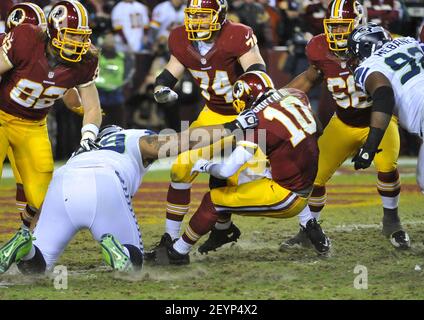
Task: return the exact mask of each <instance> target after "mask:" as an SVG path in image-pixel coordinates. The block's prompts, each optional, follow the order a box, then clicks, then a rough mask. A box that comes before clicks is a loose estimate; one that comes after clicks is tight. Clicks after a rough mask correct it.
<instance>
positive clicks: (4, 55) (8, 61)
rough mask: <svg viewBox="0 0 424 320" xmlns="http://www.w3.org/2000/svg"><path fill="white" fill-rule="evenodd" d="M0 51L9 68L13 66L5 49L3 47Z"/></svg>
mask: <svg viewBox="0 0 424 320" xmlns="http://www.w3.org/2000/svg"><path fill="white" fill-rule="evenodd" d="M1 53H2V54H3V58H4V60H5V61H6V62H7V64H8V65H9V66H10V67H11V68H13V67H14V66H13V64H12V62H11V61H10V59H9V57H8V56H7V53H6V51H5V50H4V49H3V48H2V50H1Z"/></svg>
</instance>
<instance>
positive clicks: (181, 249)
mask: <svg viewBox="0 0 424 320" xmlns="http://www.w3.org/2000/svg"><path fill="white" fill-rule="evenodd" d="M191 247H193V245H192V244H190V243H187V242H185V241H184V239H183V238H179V239H178V240H177V241H176V242H175V243H174V249H175V250H176V251H177V252H178V253H179V254H187V253H189V252H190V250H191Z"/></svg>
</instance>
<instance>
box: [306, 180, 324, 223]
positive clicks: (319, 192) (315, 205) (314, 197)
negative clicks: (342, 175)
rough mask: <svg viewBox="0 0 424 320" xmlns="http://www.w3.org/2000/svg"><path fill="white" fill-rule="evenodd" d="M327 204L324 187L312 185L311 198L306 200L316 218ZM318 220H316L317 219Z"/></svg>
mask: <svg viewBox="0 0 424 320" xmlns="http://www.w3.org/2000/svg"><path fill="white" fill-rule="evenodd" d="M326 202H327V192H326V189H325V186H317V185H314V189H313V190H312V194H311V197H310V198H309V200H308V205H309V208H310V209H311V211H312V213H317V214H318V217H319V214H320V212H321V211H322V209H324V206H325V203H326ZM317 220H318V219H317Z"/></svg>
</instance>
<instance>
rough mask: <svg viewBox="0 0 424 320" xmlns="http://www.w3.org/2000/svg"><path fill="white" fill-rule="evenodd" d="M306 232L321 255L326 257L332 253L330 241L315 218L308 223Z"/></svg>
mask: <svg viewBox="0 0 424 320" xmlns="http://www.w3.org/2000/svg"><path fill="white" fill-rule="evenodd" d="M304 230H305V232H306V235H307V236H308V238H309V240H311V243H312V245H313V246H314V247H315V250H316V251H317V252H318V253H319V254H322V255H325V254H326V253H328V252H329V251H330V247H331V242H330V239H329V238H328V237H327V236H326V235H325V233H324V231H322V229H321V226H320V225H319V223H318V222H317V220H316V219H315V218H314V219H311V220H309V221H308V222H307V223H306V227H305V228H304Z"/></svg>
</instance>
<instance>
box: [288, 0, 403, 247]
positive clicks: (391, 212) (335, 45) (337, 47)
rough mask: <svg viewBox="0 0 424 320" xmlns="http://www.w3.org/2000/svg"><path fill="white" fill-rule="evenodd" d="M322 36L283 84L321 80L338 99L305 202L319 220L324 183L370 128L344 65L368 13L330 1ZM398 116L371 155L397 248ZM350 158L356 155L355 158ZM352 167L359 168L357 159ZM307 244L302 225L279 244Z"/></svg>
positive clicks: (347, 0)
mask: <svg viewBox="0 0 424 320" xmlns="http://www.w3.org/2000/svg"><path fill="white" fill-rule="evenodd" d="M323 23H324V30H325V34H320V35H317V36H315V37H313V38H312V39H311V40H310V41H309V43H308V44H307V46H306V55H307V57H308V60H309V63H310V65H309V67H308V69H307V70H306V71H304V72H303V73H302V74H300V75H299V76H297V77H296V78H295V79H294V80H292V81H291V82H290V83H289V84H288V85H287V87H293V88H297V89H300V90H302V91H304V92H308V91H309V90H310V89H311V88H312V87H314V86H315V85H317V84H318V83H321V82H322V81H325V83H326V85H327V88H328V90H329V91H330V93H331V94H332V96H333V99H334V100H335V102H336V103H337V108H336V111H335V114H334V115H333V117H332V118H331V120H330V122H329V123H328V125H327V126H326V127H325V129H324V132H323V135H322V136H320V138H319V140H318V145H319V149H320V156H319V161H318V173H317V178H316V179H315V182H314V190H313V192H312V196H311V198H310V199H309V206H310V208H311V210H312V212H313V213H314V214H315V217H316V218H317V219H318V217H319V214H320V212H321V210H322V209H323V208H324V206H325V203H326V198H327V195H326V189H325V185H326V183H327V181H328V180H329V179H330V178H331V177H332V176H333V174H334V172H335V171H336V170H337V169H338V168H339V167H340V166H341V165H342V163H343V162H344V161H345V160H346V159H347V158H348V157H349V156H352V155H354V154H357V153H358V151H359V150H360V148H361V147H362V146H363V145H364V144H365V143H366V138H367V136H368V132H369V129H370V128H369V125H370V115H371V107H372V103H371V99H370V97H368V96H367V95H366V94H365V93H363V92H362V91H361V90H360V88H358V87H356V85H355V80H354V75H353V73H352V71H351V70H350V69H349V68H348V60H347V56H348V55H347V48H348V47H347V39H348V36H349V34H350V32H351V31H352V30H353V28H355V27H357V26H358V25H362V24H365V23H366V12H365V11H364V8H363V7H362V5H361V4H360V3H359V2H358V1H356V0H333V1H332V2H330V4H329V5H328V11H327V17H326V19H324V21H323ZM399 147H400V142H399V132H398V123H397V118H395V117H393V118H392V119H391V121H390V124H389V127H388V129H387V131H386V133H385V136H384V138H383V140H382V141H381V144H380V146H379V149H382V151H381V152H380V153H378V154H376V155H375V158H374V164H375V167H376V169H377V172H378V178H377V190H378V193H379V194H380V196H381V199H382V203H383V211H384V215H383V230H382V231H383V234H384V235H385V236H386V237H388V238H389V239H390V241H391V243H392V244H393V245H394V246H395V247H400V248H408V247H409V246H410V243H409V237H408V235H407V233H406V232H405V231H403V228H402V225H401V222H400V218H399V215H398V204H399V193H400V180H399V173H398V170H397V159H398V155H399ZM354 159H356V158H355V157H354ZM355 169H358V166H357V164H356V163H355ZM298 244H304V245H307V244H308V239H307V238H306V237H305V234H304V232H303V230H302V229H300V232H299V233H298V234H297V235H296V236H295V237H294V238H292V239H289V240H288V241H286V242H285V243H283V245H282V248H281V249H283V247H292V246H295V245H298Z"/></svg>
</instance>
